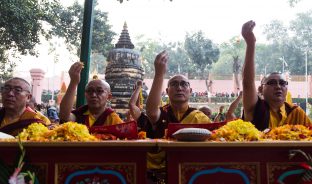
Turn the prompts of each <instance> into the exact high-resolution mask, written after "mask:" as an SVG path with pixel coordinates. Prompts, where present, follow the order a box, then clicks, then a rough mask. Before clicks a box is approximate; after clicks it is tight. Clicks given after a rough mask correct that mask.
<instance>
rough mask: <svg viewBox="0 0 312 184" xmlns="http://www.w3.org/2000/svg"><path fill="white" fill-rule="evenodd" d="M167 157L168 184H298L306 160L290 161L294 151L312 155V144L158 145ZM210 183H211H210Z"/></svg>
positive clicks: (217, 143)
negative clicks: (280, 182) (301, 165)
mask: <svg viewBox="0 0 312 184" xmlns="http://www.w3.org/2000/svg"><path fill="white" fill-rule="evenodd" d="M157 145H158V146H159V147H161V148H162V149H164V150H165V151H166V153H167V178H168V184H177V183H179V184H186V183H187V184H195V183H196V184H200V183H244V184H249V183H256V184H265V183H268V184H269V183H270V184H271V183H272V184H273V183H274V184H275V183H277V181H278V180H280V181H283V182H284V183H286V184H288V183H289V184H293V183H298V180H299V179H300V177H301V174H302V173H303V171H304V170H303V169H302V168H301V167H300V166H299V164H300V163H302V162H305V161H306V160H305V158H304V157H303V156H301V155H299V154H298V155H296V156H295V157H294V158H293V159H291V160H290V159H289V151H290V150H294V149H296V150H298V149H300V150H302V151H304V152H306V153H312V142H299V141H275V142H261V141H259V142H208V141H207V142H177V141H158V143H157ZM208 181H209V182H208Z"/></svg>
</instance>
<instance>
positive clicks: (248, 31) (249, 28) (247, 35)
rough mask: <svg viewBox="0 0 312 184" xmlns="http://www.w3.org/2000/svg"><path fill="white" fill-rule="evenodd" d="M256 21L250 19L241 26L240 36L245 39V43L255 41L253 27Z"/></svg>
mask: <svg viewBox="0 0 312 184" xmlns="http://www.w3.org/2000/svg"><path fill="white" fill-rule="evenodd" d="M255 26H256V23H255V22H254V21H252V20H250V21H248V22H246V23H245V24H244V25H243V27H242V36H243V38H244V39H245V41H246V44H247V45H248V44H253V43H255V42H256V37H255V35H254V33H253V29H254V27H255Z"/></svg>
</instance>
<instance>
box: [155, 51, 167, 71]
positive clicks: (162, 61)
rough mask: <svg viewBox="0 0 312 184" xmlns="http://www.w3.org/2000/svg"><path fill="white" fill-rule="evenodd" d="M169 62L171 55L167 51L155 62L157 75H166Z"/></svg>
mask: <svg viewBox="0 0 312 184" xmlns="http://www.w3.org/2000/svg"><path fill="white" fill-rule="evenodd" d="M168 60H169V55H168V53H167V51H165V50H164V51H162V52H161V53H159V54H158V55H157V56H156V58H155V62H154V66H155V75H162V76H164V75H165V74H166V71H167V62H168Z"/></svg>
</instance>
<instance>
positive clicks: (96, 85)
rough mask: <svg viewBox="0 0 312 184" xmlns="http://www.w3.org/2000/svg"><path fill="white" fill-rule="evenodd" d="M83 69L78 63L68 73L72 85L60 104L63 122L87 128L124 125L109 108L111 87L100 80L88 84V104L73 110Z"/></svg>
mask: <svg viewBox="0 0 312 184" xmlns="http://www.w3.org/2000/svg"><path fill="white" fill-rule="evenodd" d="M82 69H83V65H82V64H81V62H76V63H74V64H73V65H72V66H71V67H70V69H69V71H68V73H69V76H70V83H69V85H68V88H67V91H66V93H65V95H64V97H63V99H62V101H61V104H60V119H61V122H66V121H74V122H77V123H81V124H85V125H86V126H87V127H92V126H107V125H115V124H119V123H123V121H122V120H121V118H120V117H119V116H118V114H117V113H116V112H115V111H114V110H113V109H111V108H110V107H107V101H108V100H109V99H110V98H111V91H110V85H109V84H108V83H107V82H106V81H103V80H100V79H95V80H91V81H90V82H89V83H88V84H87V86H86V88H85V97H86V101H87V104H86V105H83V106H81V107H79V108H77V109H75V110H72V107H73V105H74V101H75V95H76V91H77V87H78V84H79V82H80V73H81V70H82Z"/></svg>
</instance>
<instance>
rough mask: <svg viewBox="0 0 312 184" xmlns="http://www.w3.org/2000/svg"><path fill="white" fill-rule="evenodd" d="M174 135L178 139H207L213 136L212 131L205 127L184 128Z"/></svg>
mask: <svg viewBox="0 0 312 184" xmlns="http://www.w3.org/2000/svg"><path fill="white" fill-rule="evenodd" d="M172 136H173V137H174V138H175V139H177V140H178V141H205V140H207V139H208V138H209V137H210V136H211V132H210V131H209V130H207V129H204V128H182V129H180V130H178V131H176V132H175V133H173V134H172Z"/></svg>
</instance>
